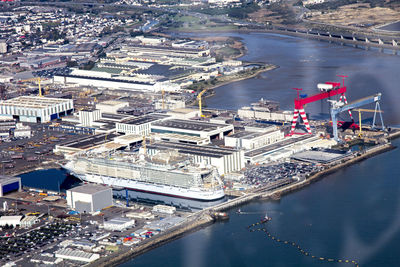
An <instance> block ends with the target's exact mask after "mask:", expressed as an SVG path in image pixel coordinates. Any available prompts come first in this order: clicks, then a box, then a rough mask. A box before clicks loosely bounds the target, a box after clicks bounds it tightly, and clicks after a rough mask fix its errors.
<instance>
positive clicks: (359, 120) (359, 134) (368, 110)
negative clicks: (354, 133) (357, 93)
mask: <svg viewBox="0 0 400 267" xmlns="http://www.w3.org/2000/svg"><path fill="white" fill-rule="evenodd" d="M353 110H354V111H357V112H358V127H359V129H360V130H359V133H358V137H362V127H361V112H374V113H375V112H377V113H383V111H382V110H376V109H365V108H357V109H353Z"/></svg>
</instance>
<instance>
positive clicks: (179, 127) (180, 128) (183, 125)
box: [151, 119, 234, 140]
mask: <svg viewBox="0 0 400 267" xmlns="http://www.w3.org/2000/svg"><path fill="white" fill-rule="evenodd" d="M233 131H234V130H233V125H230V124H219V123H209V122H203V121H192V120H179V119H168V120H163V121H157V122H154V123H152V124H151V132H152V133H173V134H184V135H191V136H199V137H203V138H207V139H208V140H213V139H223V138H224V136H225V135H228V134H229V133H231V132H233Z"/></svg>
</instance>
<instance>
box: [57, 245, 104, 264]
mask: <svg viewBox="0 0 400 267" xmlns="http://www.w3.org/2000/svg"><path fill="white" fill-rule="evenodd" d="M54 254H55V257H56V258H61V259H65V260H73V261H81V262H92V261H95V260H97V259H99V258H100V255H99V254H97V253H89V252H84V251H81V250H77V249H70V248H62V249H59V250H57V251H56V252H55V253H54Z"/></svg>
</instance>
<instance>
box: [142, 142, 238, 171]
mask: <svg viewBox="0 0 400 267" xmlns="http://www.w3.org/2000/svg"><path fill="white" fill-rule="evenodd" d="M171 150H177V151H178V152H179V153H182V154H186V155H189V156H191V157H192V158H193V160H194V163H196V164H210V165H212V166H215V167H216V168H217V169H218V173H219V174H220V175H224V174H226V173H230V172H235V171H240V170H241V169H242V168H244V154H243V151H240V150H236V149H232V148H226V147H224V148H222V147H215V146H210V145H205V146H198V145H193V144H184V143H175V142H166V141H163V142H157V143H154V144H150V145H147V152H148V154H150V155H154V154H156V153H157V152H159V151H171Z"/></svg>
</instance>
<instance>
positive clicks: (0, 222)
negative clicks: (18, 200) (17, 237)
mask: <svg viewBox="0 0 400 267" xmlns="http://www.w3.org/2000/svg"><path fill="white" fill-rule="evenodd" d="M21 219H22V216H20V215H18V216H1V217H0V226H5V225H9V226H14V227H16V226H17V225H20V224H21Z"/></svg>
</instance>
